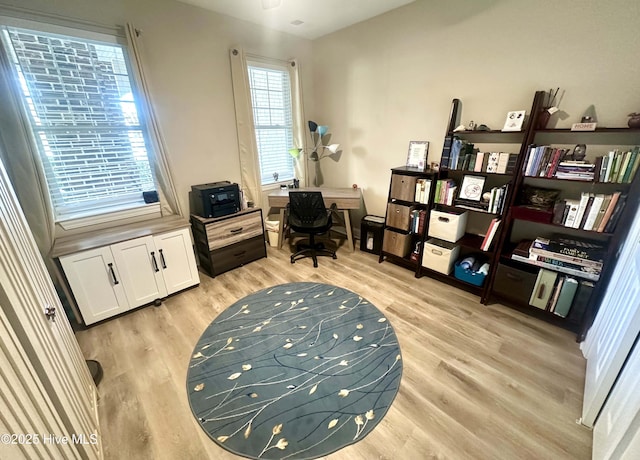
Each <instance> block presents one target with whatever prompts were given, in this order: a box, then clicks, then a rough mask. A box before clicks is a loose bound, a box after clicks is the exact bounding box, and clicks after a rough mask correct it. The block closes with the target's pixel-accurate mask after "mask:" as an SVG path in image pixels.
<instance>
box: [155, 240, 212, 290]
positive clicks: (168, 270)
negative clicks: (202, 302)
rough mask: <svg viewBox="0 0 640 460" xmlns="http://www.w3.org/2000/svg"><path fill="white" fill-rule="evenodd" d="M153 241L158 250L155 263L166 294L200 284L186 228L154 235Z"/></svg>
mask: <svg viewBox="0 0 640 460" xmlns="http://www.w3.org/2000/svg"><path fill="white" fill-rule="evenodd" d="M153 241H154V243H155V246H156V249H157V250H158V254H157V263H158V264H159V267H160V270H161V271H162V277H163V279H164V285H165V287H166V289H167V294H173V293H174V292H178V291H181V290H183V289H186V288H188V287H190V286H193V285H195V284H198V283H199V282H200V277H199V275H198V267H197V265H196V257H195V254H194V252H193V247H192V245H191V236H190V234H189V229H188V228H184V229H182V230H181V231H176V232H169V233H163V234H161V235H156V236H154V237H153Z"/></svg>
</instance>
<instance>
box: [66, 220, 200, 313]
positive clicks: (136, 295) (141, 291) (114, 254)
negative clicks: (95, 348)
mask: <svg viewBox="0 0 640 460" xmlns="http://www.w3.org/2000/svg"><path fill="white" fill-rule="evenodd" d="M59 260H60V265H61V266H62V270H63V271H64V274H65V275H66V279H67V282H68V284H69V287H70V288H71V292H72V293H73V296H74V297H75V300H76V302H77V305H78V308H79V310H80V312H81V314H82V318H83V319H84V323H85V324H87V325H89V324H93V323H95V322H97V321H101V320H103V319H106V318H109V317H111V316H114V315H117V314H119V313H123V312H125V311H127V310H130V309H132V308H136V307H139V306H141V305H145V304H148V303H151V302H154V301H155V300H157V299H162V298H164V297H166V296H167V295H169V294H173V293H174V292H177V291H180V290H182V289H186V288H188V287H191V286H194V285H196V284H198V283H199V282H200V278H199V276H198V268H197V266H196V261H195V256H194V252H193V247H192V245H191V237H190V234H189V228H182V229H179V230H174V231H170V232H165V233H160V234H157V235H153V236H151V235H149V236H143V237H138V238H133V239H130V240H126V241H121V242H118V243H113V244H111V245H109V246H102V247H99V248H95V249H90V250H86V251H82V252H76V253H73V254H68V255H64V256H60V257H59Z"/></svg>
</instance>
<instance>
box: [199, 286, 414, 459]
mask: <svg viewBox="0 0 640 460" xmlns="http://www.w3.org/2000/svg"><path fill="white" fill-rule="evenodd" d="M401 376H402V361H401V358H400V347H399V345H398V340H397V337H396V335H395V332H394V331H393V328H392V327H391V324H389V322H388V321H387V319H386V318H385V316H384V315H383V314H382V313H381V312H380V311H379V310H378V309H377V308H376V307H374V306H373V305H371V304H370V303H369V302H368V301H367V300H366V299H364V298H362V297H361V296H359V295H358V294H355V293H353V292H351V291H348V290H346V289H342V288H339V287H336V286H330V285H327V284H318V283H290V284H283V285H279V286H275V287H272V288H268V289H264V290H262V291H259V292H256V293H255V294H251V295H249V296H247V297H245V298H244V299H241V300H239V301H238V302H236V303H235V304H233V305H231V306H230V307H229V308H227V309H226V310H225V311H224V312H223V313H222V314H221V315H220V316H218V317H217V318H216V319H215V320H214V321H213V322H212V323H211V324H210V325H209V327H207V329H206V330H205V331H204V333H203V334H202V337H200V340H199V341H198V344H197V345H196V347H195V349H194V351H193V354H192V357H191V361H190V363H189V371H188V373H187V394H188V397H189V403H190V405H191V410H192V411H193V413H194V415H195V416H196V418H197V419H198V422H199V423H200V425H201V426H202V428H203V429H204V430H205V431H206V432H207V433H208V434H209V436H210V437H211V438H212V439H213V440H214V441H216V442H217V443H218V444H219V445H220V446H222V447H223V448H225V449H227V450H229V451H231V452H233V453H235V454H237V455H242V456H245V457H249V458H268V459H272V458H290V459H306V458H317V457H322V456H324V455H327V454H330V453H331V452H334V451H336V450H338V449H340V448H342V447H344V446H346V445H348V444H352V443H354V442H357V441H359V440H360V439H362V438H363V437H364V436H366V435H367V434H368V433H369V432H370V431H371V430H372V429H373V428H374V427H375V426H376V425H377V424H378V422H380V420H381V419H382V417H383V416H384V414H385V413H386V412H387V410H388V409H389V407H390V406H391V403H392V402H393V399H394V398H395V396H396V393H397V392H398V388H399V386H400V378H401Z"/></svg>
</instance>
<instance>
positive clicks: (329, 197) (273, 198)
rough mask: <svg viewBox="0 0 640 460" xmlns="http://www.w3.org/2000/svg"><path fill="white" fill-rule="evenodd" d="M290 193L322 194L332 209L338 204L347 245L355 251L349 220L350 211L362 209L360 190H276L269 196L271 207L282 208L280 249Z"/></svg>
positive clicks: (321, 188)
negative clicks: (333, 205) (342, 216)
mask: <svg viewBox="0 0 640 460" xmlns="http://www.w3.org/2000/svg"><path fill="white" fill-rule="evenodd" d="M289 191H292V192H315V191H318V192H322V198H324V205H325V207H327V208H330V207H331V205H332V204H334V203H335V204H336V207H337V208H338V210H339V211H342V214H343V215H344V224H345V227H346V230H347V243H348V244H349V249H350V250H351V251H354V249H355V246H354V245H353V235H352V234H351V220H350V219H349V209H360V201H361V199H362V194H361V191H360V189H359V188H327V187H305V188H296V189H286V190H276V191H274V192H271V193H270V194H269V206H270V207H272V208H280V219H279V226H278V248H281V247H282V242H283V241H284V211H285V208H286V207H287V205H288V204H289Z"/></svg>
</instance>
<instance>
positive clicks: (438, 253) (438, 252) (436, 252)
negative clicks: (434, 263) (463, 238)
mask: <svg viewBox="0 0 640 460" xmlns="http://www.w3.org/2000/svg"><path fill="white" fill-rule="evenodd" d="M431 253H432V254H435V255H437V256H441V255H442V251H440V250H438V249H432V250H431Z"/></svg>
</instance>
